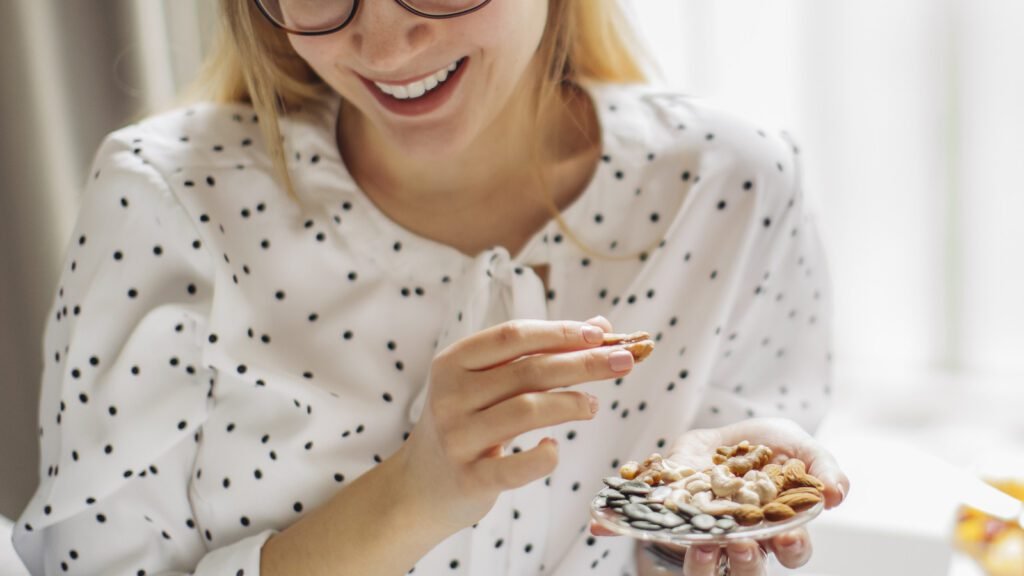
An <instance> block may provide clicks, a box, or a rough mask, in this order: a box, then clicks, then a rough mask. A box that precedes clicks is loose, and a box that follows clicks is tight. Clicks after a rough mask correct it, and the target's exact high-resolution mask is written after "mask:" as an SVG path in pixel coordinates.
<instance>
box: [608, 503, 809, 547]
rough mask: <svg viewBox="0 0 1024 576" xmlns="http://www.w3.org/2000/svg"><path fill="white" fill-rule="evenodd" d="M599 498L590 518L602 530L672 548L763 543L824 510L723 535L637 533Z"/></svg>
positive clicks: (801, 513)
mask: <svg viewBox="0 0 1024 576" xmlns="http://www.w3.org/2000/svg"><path fill="white" fill-rule="evenodd" d="M601 499H603V498H601V497H600V496H595V497H594V499H593V500H591V501H590V515H591V516H592V517H593V518H594V520H595V521H597V523H598V524H600V525H601V526H603V527H604V528H607V529H608V530H611V531H612V532H615V533H616V534H620V535H622V536H629V537H631V538H636V539H637V540H647V541H650V542H663V543H665V544H675V545H676V546H692V545H694V544H722V545H724V544H726V543H728V542H732V541H734V540H748V539H750V540H765V539H768V538H771V537H772V536H777V535H779V534H782V533H783V532H788V531H789V530H793V529H794V528H799V527H800V526H803V525H804V524H807V523H808V522H810V521H811V520H814V519H815V518H817V516H818V514H821V511H822V510H824V509H825V501H824V500H822V501H821V502H818V503H817V504H815V505H814V506H813V507H811V508H808V509H807V510H804V511H803V512H799V513H797V515H796V516H793V517H792V518H790V519H789V520H783V521H782V522H761V523H760V524H757V525H756V526H739V527H737V528H736V529H735V530H733V531H731V532H726V533H724V534H694V533H684V534H673V533H671V532H669V531H667V530H664V531H660V530H659V531H652V530H641V529H639V528H634V527H632V526H630V525H628V524H623V523H621V522H620V521H619V520H620V519H625V516H624V515H622V514H619V513H618V512H616V511H615V510H612V509H611V508H604V507H598V505H597V501H598V500H601Z"/></svg>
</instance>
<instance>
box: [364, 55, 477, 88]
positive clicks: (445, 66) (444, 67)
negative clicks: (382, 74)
mask: <svg viewBox="0 0 1024 576" xmlns="http://www.w3.org/2000/svg"><path fill="white" fill-rule="evenodd" d="M460 61H462V58H457V59H455V60H450V61H449V62H448V63H447V64H442V65H441V66H439V67H437V68H435V69H434V71H433V72H426V73H424V74H420V75H418V76H412V77H409V78H405V79H403V80H386V79H383V78H369V77H367V76H364V75H362V74H360V76H362V77H363V78H364V79H365V80H369V81H370V82H380V83H381V84H395V85H398V86H404V85H406V84H412V83H413V82H417V81H419V80H423V79H424V78H428V77H430V76H433V75H434V74H437V73H438V72H440V71H441V70H447V69H448V66H451V65H452V64H453V63H456V62H460Z"/></svg>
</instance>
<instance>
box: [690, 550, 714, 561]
mask: <svg viewBox="0 0 1024 576" xmlns="http://www.w3.org/2000/svg"><path fill="white" fill-rule="evenodd" d="M694 555H695V558H696V560H697V562H700V563H701V564H708V563H710V562H711V559H712V558H713V557H714V555H715V552H714V551H713V550H710V549H708V548H695V549H694Z"/></svg>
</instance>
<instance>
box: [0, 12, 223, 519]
mask: <svg viewBox="0 0 1024 576" xmlns="http://www.w3.org/2000/svg"><path fill="white" fill-rule="evenodd" d="M215 5H216V3H215V2H214V1H213V0H4V1H3V2H0V63H2V66H0V70H2V79H0V127H2V129H0V186H2V188H0V278H2V279H0V515H3V516H7V517H9V518H15V517H17V516H18V514H19V513H20V512H21V509H22V507H23V506H24V505H25V503H26V502H27V501H28V499H29V497H30V496H31V494H32V491H33V489H34V487H35V484H36V482H37V478H38V477H37V467H38V454H37V443H36V442H37V440H36V438H37V436H36V434H34V433H33V432H34V431H36V430H38V423H37V403H38V398H39V381H40V377H41V373H42V366H43V361H44V359H43V357H42V329H43V327H44V324H45V321H46V315H47V314H48V312H49V306H50V304H51V301H52V299H53V296H54V294H55V292H56V290H57V286H56V282H57V280H58V274H59V270H60V266H61V263H62V258H63V255H64V249H65V244H66V242H67V239H68V235H69V234H70V233H71V228H72V225H73V223H74V218H75V214H76V213H77V210H78V193H79V190H80V189H81V184H82V183H83V182H84V178H85V171H86V170H88V167H89V164H90V162H91V160H92V155H93V153H94V152H95V150H96V147H97V146H98V144H99V142H100V140H101V139H102V138H103V136H104V135H105V134H107V133H108V132H110V131H112V130H114V129H116V128H118V127H120V126H123V125H124V124H126V123H128V122H129V121H131V119H133V118H135V117H136V116H137V115H138V114H140V113H144V112H145V111H147V110H152V109H156V108H159V107H161V106H164V105H166V104H167V103H168V102H169V101H170V99H171V98H173V95H174V93H175V91H176V90H177V89H178V88H179V87H180V86H181V85H182V84H183V83H184V82H187V80H188V79H189V78H190V77H191V76H192V75H193V74H194V72H195V70H196V67H197V65H198V63H199V60H200V55H201V54H202V52H203V49H204V48H205V46H207V45H208V44H209V41H210V31H211V30H212V28H211V26H210V24H211V23H212V21H213V18H214V9H215Z"/></svg>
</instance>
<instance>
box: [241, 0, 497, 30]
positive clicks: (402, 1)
mask: <svg viewBox="0 0 1024 576" xmlns="http://www.w3.org/2000/svg"><path fill="white" fill-rule="evenodd" d="M359 1H360V0H352V11H351V12H349V14H348V17H347V18H345V21H344V22H342V23H341V24H338V25H337V26H335V27H334V28H328V29H326V30H313V31H311V30H296V29H294V28H289V27H288V26H285V25H284V23H283V22H278V21H277V19H276V18H274V16H273V15H271V14H270V11H269V10H268V9H267V7H266V6H264V5H263V0H253V2H255V3H256V7H257V8H259V11H260V12H261V13H262V14H263V16H265V17H266V19H267V20H269V21H270V23H271V24H273V25H274V26H276V27H278V28H280V29H282V30H284V31H285V32H287V33H289V34H296V35H298V36H325V35H327V34H333V33H335V32H337V31H338V30H341V29H342V28H344V27H345V26H348V24H349V23H350V22H352V20H353V19H354V18H355V17H356V13H357V12H359ZM395 3H396V4H398V5H399V6H401V7H402V8H405V9H406V10H408V11H409V12H412V13H413V14H415V15H417V16H420V17H423V18H429V19H431V20H444V19H447V18H456V17H458V16H465V15H466V14H471V13H473V12H476V11H477V10H479V9H481V8H483V7H484V6H487V5H488V4H490V3H491V0H483V2H481V3H480V4H477V5H476V6H474V7H472V8H467V9H465V10H460V11H458V12H453V13H451V14H429V13H427V12H423V11H421V10H417V9H416V8H414V7H413V6H411V5H409V3H408V2H406V0H395Z"/></svg>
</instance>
